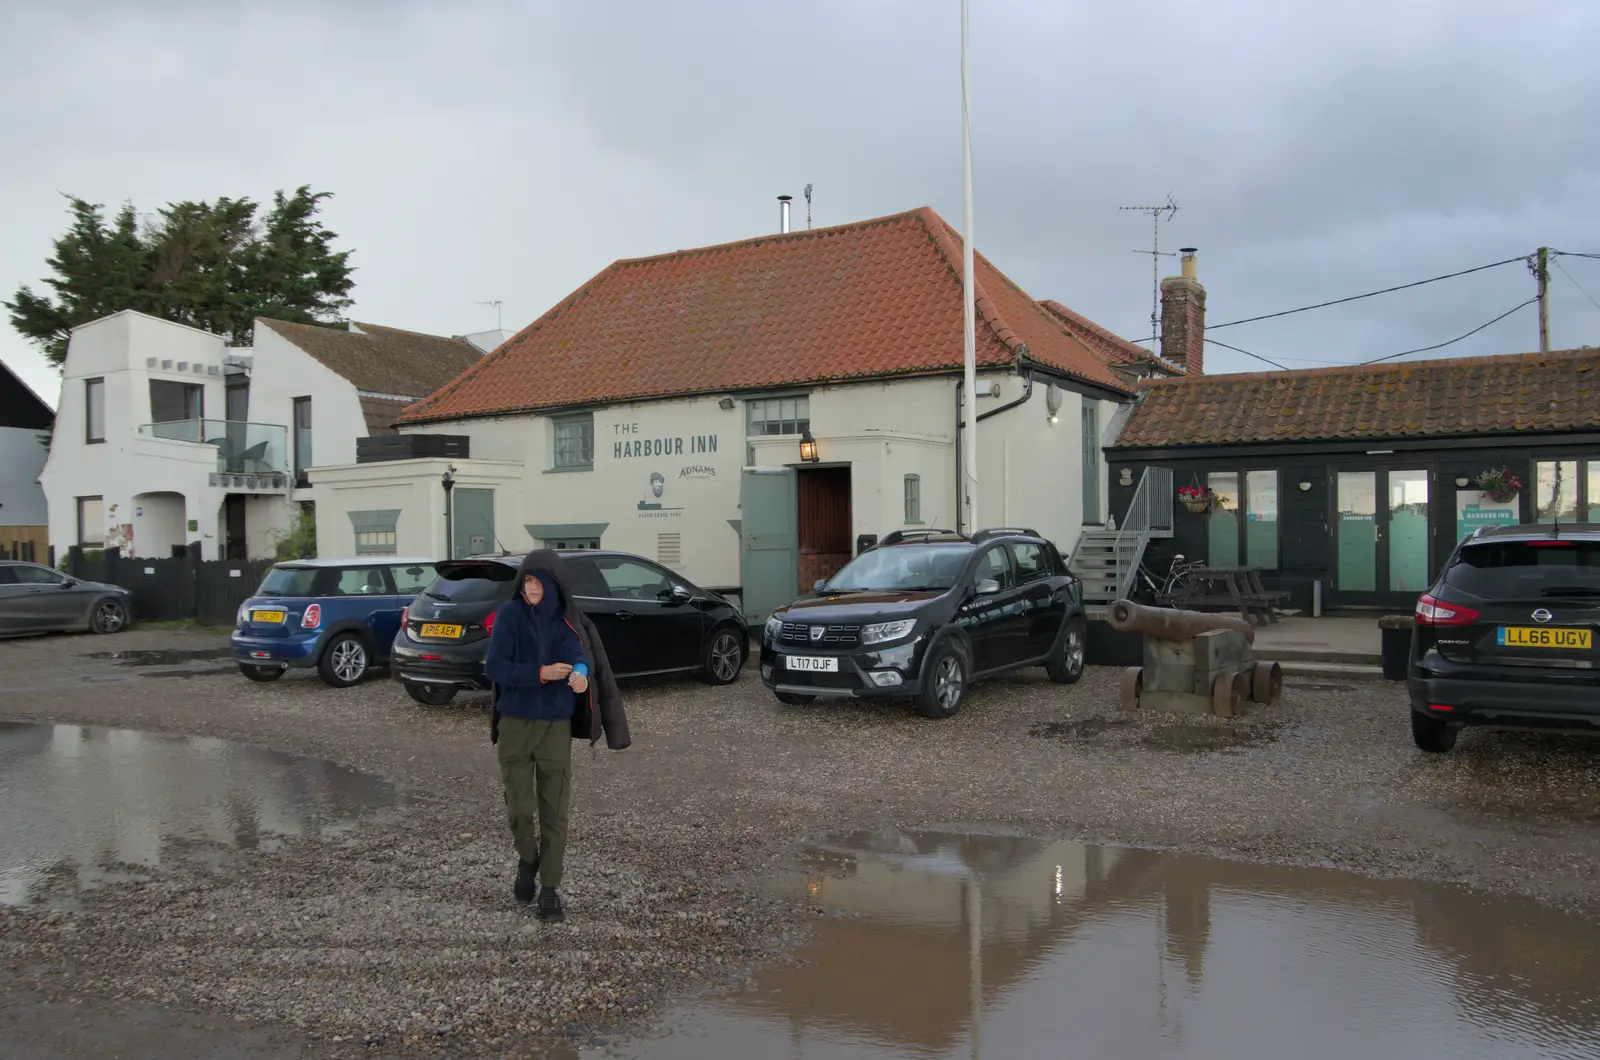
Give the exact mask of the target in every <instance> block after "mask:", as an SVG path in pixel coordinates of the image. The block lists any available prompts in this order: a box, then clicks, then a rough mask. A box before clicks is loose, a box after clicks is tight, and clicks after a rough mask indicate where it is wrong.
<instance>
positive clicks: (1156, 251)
mask: <svg viewBox="0 0 1600 1060" xmlns="http://www.w3.org/2000/svg"><path fill="white" fill-rule="evenodd" d="M1117 209H1119V210H1126V211H1131V212H1133V213H1147V214H1149V215H1150V228H1151V235H1150V249H1149V250H1136V251H1134V253H1135V254H1148V255H1150V352H1151V353H1155V352H1158V345H1157V343H1158V340H1159V339H1160V338H1161V259H1162V258H1164V257H1166V258H1175V257H1177V254H1175V253H1173V252H1172V251H1170V250H1169V251H1167V252H1166V253H1165V254H1163V253H1162V252H1161V221H1162V216H1161V215H1162V214H1166V220H1168V221H1170V220H1172V215H1173V214H1175V213H1177V212H1178V204H1177V203H1176V202H1174V201H1173V198H1172V193H1171V192H1170V191H1169V192H1168V193H1167V201H1166V202H1164V203H1162V204H1161V205H1160V206H1119V207H1117Z"/></svg>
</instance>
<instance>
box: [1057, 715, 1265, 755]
mask: <svg viewBox="0 0 1600 1060" xmlns="http://www.w3.org/2000/svg"><path fill="white" fill-rule="evenodd" d="M1277 731H1278V724H1277V723H1276V722H1271V721H1256V722H1254V723H1253V724H1251V725H1249V726H1239V725H1224V724H1214V725H1202V724H1192V725H1184V724H1174V725H1152V726H1149V727H1147V728H1141V727H1140V726H1139V723H1138V720H1137V719H1135V718H1084V719H1082V720H1081V721H1050V722H1045V723H1043V724H1040V725H1035V726H1034V727H1033V728H1031V729H1029V730H1028V735H1029V736H1035V737H1038V738H1040V739H1046V740H1066V741H1069V742H1076V743H1102V744H1106V745H1111V744H1124V745H1131V744H1140V745H1142V746H1144V747H1154V748H1165V749H1167V750H1170V751H1220V750H1223V749H1225V748H1228V747H1248V746H1251V745H1253V744H1258V743H1263V742H1265V741H1267V740H1268V739H1270V738H1271V737H1272V736H1273V735H1274V734H1275V733H1276V732H1277Z"/></svg>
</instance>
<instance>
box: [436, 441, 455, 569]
mask: <svg viewBox="0 0 1600 1060" xmlns="http://www.w3.org/2000/svg"><path fill="white" fill-rule="evenodd" d="M455 470H456V466H455V465H454V464H451V465H450V466H449V467H448V468H446V469H445V473H444V475H443V476H442V477H441V478H440V479H439V485H441V486H443V487H444V558H445V559H455V558H456V539H455V538H456V535H455V530H456V527H455V520H454V519H453V518H451V511H450V493H451V491H452V490H454V489H455V488H456V476H455Z"/></svg>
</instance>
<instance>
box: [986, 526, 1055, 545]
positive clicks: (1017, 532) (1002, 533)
mask: <svg viewBox="0 0 1600 1060" xmlns="http://www.w3.org/2000/svg"><path fill="white" fill-rule="evenodd" d="M1038 536H1039V531H1037V530H1034V529H1031V528H1029V527H1026V526H990V527H985V528H984V529H982V530H979V531H978V532H977V533H975V534H973V535H972V543H973V544H974V545H976V544H978V543H980V542H983V541H990V540H993V539H994V538H997V537H1038Z"/></svg>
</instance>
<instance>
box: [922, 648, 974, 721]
mask: <svg viewBox="0 0 1600 1060" xmlns="http://www.w3.org/2000/svg"><path fill="white" fill-rule="evenodd" d="M966 698H967V659H966V656H965V655H963V654H962V653H961V652H960V650H958V649H957V648H956V647H955V646H954V645H952V644H949V643H945V644H941V645H939V646H938V647H936V648H934V649H933V651H932V652H930V653H929V655H928V658H927V659H926V660H924V661H923V664H922V688H921V689H920V690H918V692H917V695H916V698H915V700H913V702H914V704H915V705H916V708H917V713H918V714H921V715H922V716H923V717H924V718H953V717H955V715H956V714H957V713H958V712H960V710H961V704H962V703H963V702H964V701H965V700H966Z"/></svg>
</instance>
